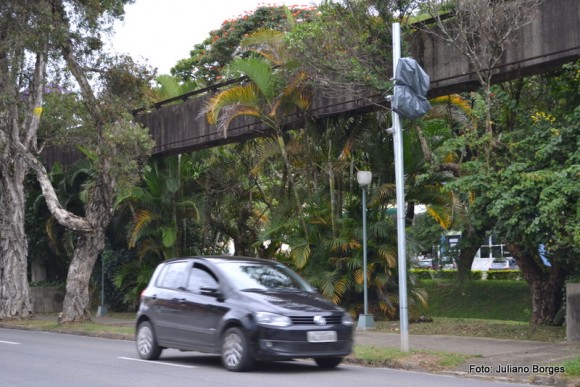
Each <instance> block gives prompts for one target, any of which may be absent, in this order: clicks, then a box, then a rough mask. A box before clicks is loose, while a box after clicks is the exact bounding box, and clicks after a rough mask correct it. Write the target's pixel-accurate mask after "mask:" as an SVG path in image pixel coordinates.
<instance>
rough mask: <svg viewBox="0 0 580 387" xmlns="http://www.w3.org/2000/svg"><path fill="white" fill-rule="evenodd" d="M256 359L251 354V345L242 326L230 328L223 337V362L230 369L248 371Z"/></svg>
mask: <svg viewBox="0 0 580 387" xmlns="http://www.w3.org/2000/svg"><path fill="white" fill-rule="evenodd" d="M253 363H254V359H253V358H252V355H251V354H250V346H249V344H248V340H247V339H246V336H245V335H244V333H243V332H242V330H241V329H240V328H236V327H234V328H229V329H228V330H227V331H226V332H225V333H224V335H223V339H222V364H223V365H224V367H225V368H226V369H227V370H228V371H235V372H239V371H246V370H248V369H250V367H251V366H252V364H253Z"/></svg>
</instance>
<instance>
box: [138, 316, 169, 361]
mask: <svg viewBox="0 0 580 387" xmlns="http://www.w3.org/2000/svg"><path fill="white" fill-rule="evenodd" d="M135 342H136V344H137V353H139V357H140V358H141V359H145V360H157V359H159V356H160V355H161V351H162V350H163V349H162V348H161V347H160V346H159V345H157V340H156V339H155V332H154V331H153V326H152V325H151V323H150V322H148V321H144V322H142V323H141V324H139V327H138V328H137V339H136V340H135Z"/></svg>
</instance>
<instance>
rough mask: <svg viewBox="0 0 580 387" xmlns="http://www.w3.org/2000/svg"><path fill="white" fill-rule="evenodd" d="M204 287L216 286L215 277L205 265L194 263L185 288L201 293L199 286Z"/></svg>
mask: <svg viewBox="0 0 580 387" xmlns="http://www.w3.org/2000/svg"><path fill="white" fill-rule="evenodd" d="M204 287H209V288H217V287H218V281H217V278H216V276H215V275H214V274H213V273H212V272H211V271H210V270H209V269H208V268H207V267H205V266H203V265H200V264H195V265H194V266H193V269H191V272H190V273H189V280H188V281H187V290H191V291H192V292H195V293H201V288H204Z"/></svg>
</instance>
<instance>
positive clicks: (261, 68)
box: [205, 30, 310, 237]
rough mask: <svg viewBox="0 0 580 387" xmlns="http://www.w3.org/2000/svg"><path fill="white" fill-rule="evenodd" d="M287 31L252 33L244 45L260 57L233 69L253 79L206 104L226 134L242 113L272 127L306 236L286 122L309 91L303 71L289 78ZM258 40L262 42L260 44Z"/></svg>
mask: <svg viewBox="0 0 580 387" xmlns="http://www.w3.org/2000/svg"><path fill="white" fill-rule="evenodd" d="M282 37H283V34H282V33H280V32H277V31H272V30H261V31H258V32H256V33H255V34H252V35H251V36H250V37H249V38H248V39H247V40H246V41H245V42H243V43H242V46H243V47H251V48H252V49H253V50H255V52H256V53H258V54H259V55H260V56H259V57H249V58H243V59H238V60H236V61H234V62H233V63H232V64H231V65H230V70H231V71H234V72H237V73H239V74H241V75H244V76H246V77H247V78H248V80H249V82H248V83H245V84H241V85H237V86H234V87H232V88H230V89H228V90H224V91H222V92H221V93H219V94H217V95H216V96H215V97H213V98H212V99H210V100H209V101H208V104H207V106H206V107H205V112H206V116H207V120H208V122H209V123H210V124H215V125H217V126H218V128H220V129H222V130H223V132H224V136H225V135H227V129H228V127H229V125H230V124H231V122H232V121H233V120H234V119H235V118H237V117H241V116H250V117H255V118H257V119H258V120H260V121H261V122H263V123H264V124H266V125H267V126H268V127H269V128H270V129H271V132H270V134H271V136H272V139H273V140H274V141H275V144H276V145H277V147H278V150H279V152H280V155H281V157H282V161H283V165H284V171H283V176H285V177H286V178H285V182H284V183H285V187H286V190H287V192H288V193H290V194H291V195H292V196H293V199H294V202H295V203H294V205H295V208H296V210H297V212H298V214H299V216H300V218H301V219H302V228H303V232H304V235H305V236H306V237H307V236H308V228H307V227H306V222H305V221H304V216H303V215H304V214H303V211H302V203H301V200H300V197H299V195H298V190H297V189H296V186H295V182H294V178H295V175H294V170H293V167H292V162H291V160H290V158H289V156H288V151H287V145H286V138H285V130H284V129H285V123H286V118H287V117H288V115H289V114H291V113H295V112H296V110H297V109H298V110H306V109H307V108H308V106H309V103H310V101H309V98H308V94H307V92H306V87H305V81H306V77H305V75H304V74H303V73H295V74H291V78H290V79H287V78H286V77H285V75H286V74H285V73H284V72H283V68H279V67H278V66H280V65H282V64H284V60H285V57H284V55H283V53H282V51H283V50H282ZM258 42H262V43H261V44H258Z"/></svg>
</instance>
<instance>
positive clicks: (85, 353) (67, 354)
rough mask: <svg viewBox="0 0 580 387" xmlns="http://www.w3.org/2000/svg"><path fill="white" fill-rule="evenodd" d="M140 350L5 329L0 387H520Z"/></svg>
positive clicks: (122, 343) (0, 340)
mask: <svg viewBox="0 0 580 387" xmlns="http://www.w3.org/2000/svg"><path fill="white" fill-rule="evenodd" d="M134 345H135V344H134V342H132V341H126V340H111V339H103V338H96V337H86V336H75V335H67V334H57V333H47V332H40V331H22V330H15V329H0V385H1V386H3V387H22V386H42V387H50V386H55V387H56V386H58V387H68V386H71V387H72V386H74V387H79V386H81V387H92V386H99V387H102V386H144V387H146V386H156V387H159V386H161V387H165V386H172V387H178V386H202V387H203V386H212V387H214V386H243V387H250V386H260V387H264V386H276V387H286V386H288V387H290V386H292V387H296V386H303V387H306V386H316V387H326V386H332V387H343V386H344V387H347V386H348V387H352V386H356V385H364V386H403V385H411V386H417V385H428V386H430V387H437V386H446V387H453V386H467V387H470V386H472V387H477V386H500V385H504V386H516V384H508V383H499V382H493V381H486V380H472V379H465V378H459V377H453V376H444V375H433V374H427V373H419V372H409V371H401V370H393V369H386V368H365V367H357V366H350V365H340V366H339V367H338V368H336V369H334V370H320V369H319V368H318V367H317V366H316V365H315V363H314V362H313V361H292V362H279V363H260V364H257V365H256V367H255V369H254V370H252V371H251V372H245V373H233V372H228V371H226V370H225V369H223V368H222V366H221V363H220V359H219V357H217V356H208V355H203V354H199V353H193V352H179V351H174V350H166V351H164V352H163V354H162V356H161V359H160V360H159V361H155V362H150V361H142V360H140V359H138V357H137V354H136V352H135V347H134Z"/></svg>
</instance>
